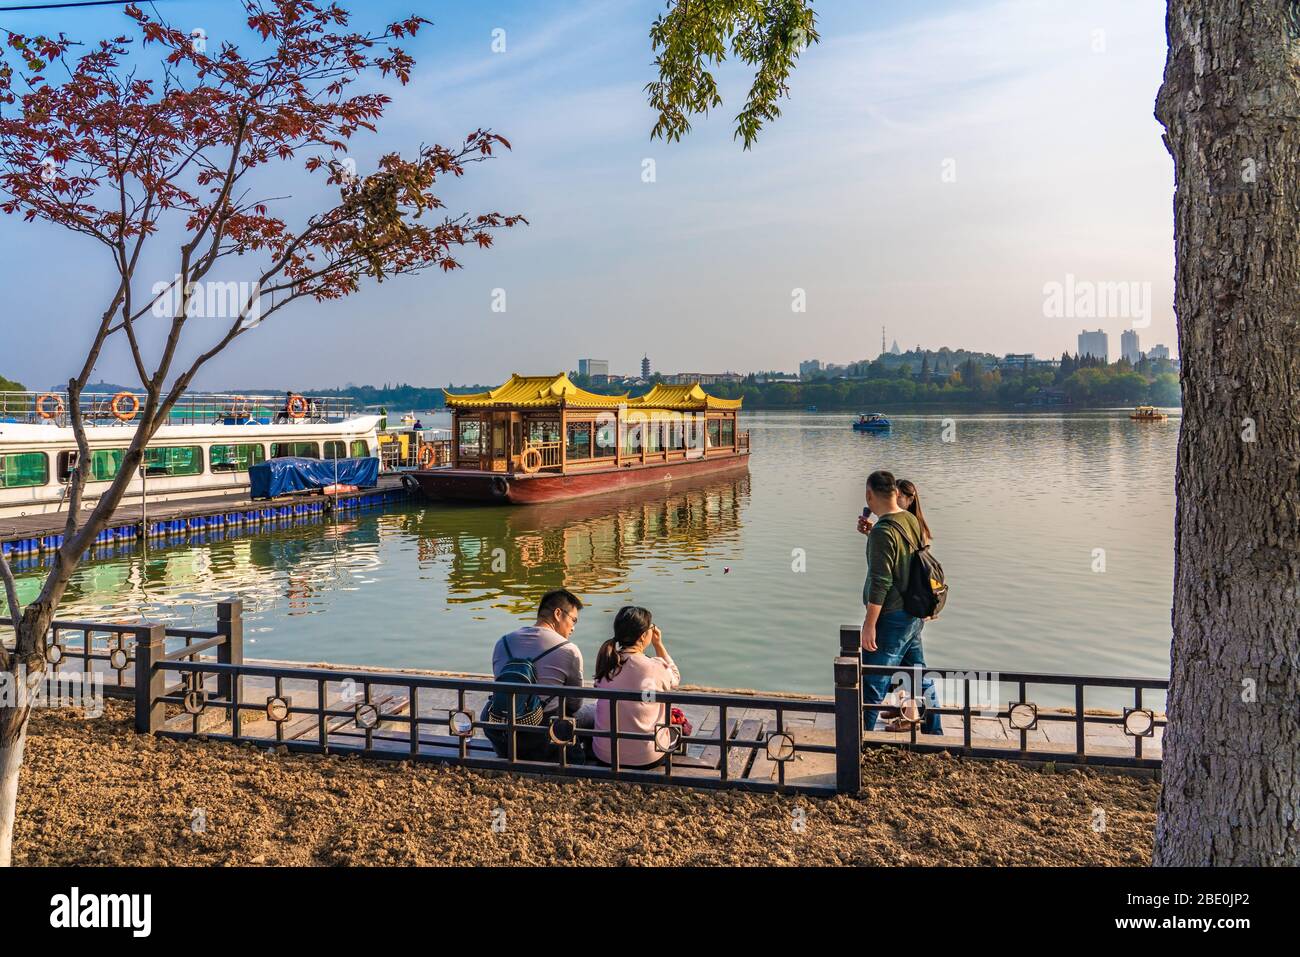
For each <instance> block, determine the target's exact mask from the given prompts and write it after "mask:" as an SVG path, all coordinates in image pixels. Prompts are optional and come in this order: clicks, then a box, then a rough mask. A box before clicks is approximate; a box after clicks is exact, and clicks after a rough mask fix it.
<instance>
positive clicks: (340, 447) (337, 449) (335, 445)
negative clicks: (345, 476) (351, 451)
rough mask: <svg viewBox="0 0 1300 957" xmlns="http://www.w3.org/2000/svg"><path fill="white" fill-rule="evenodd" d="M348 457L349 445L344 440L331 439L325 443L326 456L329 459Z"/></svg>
mask: <svg viewBox="0 0 1300 957" xmlns="http://www.w3.org/2000/svg"><path fill="white" fill-rule="evenodd" d="M347 457H348V453H347V446H345V445H344V444H343V443H342V442H333V441H329V442H326V443H325V458H327V459H345V458H347Z"/></svg>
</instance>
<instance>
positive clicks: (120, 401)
mask: <svg viewBox="0 0 1300 957" xmlns="http://www.w3.org/2000/svg"><path fill="white" fill-rule="evenodd" d="M128 402H129V405H127V403H128ZM124 406H126V407H125V408H124ZM110 408H112V410H113V418H115V419H117V421H119V422H130V421H131V420H132V419H134V418H135V417H136V416H137V415H139V414H140V397H139V396H138V395H136V394H135V393H134V392H119V393H118V394H117V395H115V396H113V404H112V406H110Z"/></svg>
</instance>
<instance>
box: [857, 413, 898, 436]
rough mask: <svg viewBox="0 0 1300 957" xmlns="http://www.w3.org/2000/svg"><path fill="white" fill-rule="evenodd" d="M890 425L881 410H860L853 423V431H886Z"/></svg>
mask: <svg viewBox="0 0 1300 957" xmlns="http://www.w3.org/2000/svg"><path fill="white" fill-rule="evenodd" d="M891 427H892V426H891V425H890V422H889V420H888V419H887V418H885V415H884V413H883V412H862V413H859V415H858V421H856V422H854V423H853V429H854V431H855V432H888V431H889V430H890V428H891Z"/></svg>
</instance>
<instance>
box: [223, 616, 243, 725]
mask: <svg viewBox="0 0 1300 957" xmlns="http://www.w3.org/2000/svg"><path fill="white" fill-rule="evenodd" d="M217 634H219V635H224V636H225V639H226V640H225V641H223V642H222V643H221V644H220V645H218V646H217V663H218V664H222V665H242V664H243V663H244V603H243V602H242V601H240V600H239V599H235V600H234V601H220V602H217ZM233 678H234V675H217V697H219V698H222V699H224V700H226V701H231V700H233V699H232V696H231V690H232V688H233V682H232V679H233Z"/></svg>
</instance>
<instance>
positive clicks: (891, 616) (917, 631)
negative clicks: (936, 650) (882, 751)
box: [862, 608, 943, 734]
mask: <svg viewBox="0 0 1300 957" xmlns="http://www.w3.org/2000/svg"><path fill="white" fill-rule="evenodd" d="M923 627H925V622H924V621H922V620H921V619H920V618H913V617H912V616H911V615H909V614H908V613H907V612H906V611H904V610H903V609H901V608H899V609H897V610H896V611H889V612H885V613H884V614H882V615H881V616H880V617H879V618H878V619H877V620H876V650H875V651H867V650H866V649H865V648H864V649H863V651H862V663H863V664H864V665H887V666H889V667H891V668H892V667H896V668H898V669H899V671H902V670H903V669H905V668H907V669H910V668H919V669H921V670H922V671H924V669H925V651H924V650H923V649H922V647H921V629H922V628H923ZM893 677H894V676H893V675H891V674H886V673H875V674H864V675H863V676H862V703H863V704H880V702H881V701H883V700H884V699H885V693H886V692H887V691H889V685H890V681H891V680H892V679H893ZM900 677H902V679H903V684H904V686H905V687H906V688H907V689H908V692H909V693H912V690H911V689H912V674H906V675H901V676H900ZM921 695H922V697H923V698H924V699H925V717H924V718H922V719H921V733H922V734H943V722H942V719H941V716H940V715H939V714H938V712H936V711H935V710H934V709H936V708H938V707H939V696H938V695H937V694H935V691H934V682H933V681H931V680H930V679H929V678H922V679H921ZM863 722H864V726H865V727H866V729H867V730H868V731H877V730H879V725H880V712H879V711H867V712H865V713H864V715H863Z"/></svg>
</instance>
